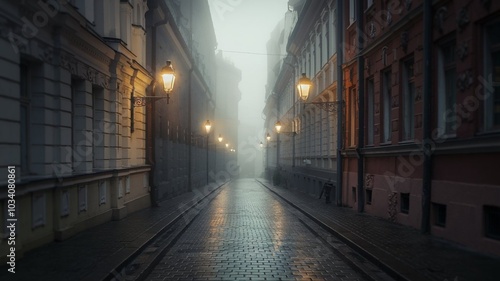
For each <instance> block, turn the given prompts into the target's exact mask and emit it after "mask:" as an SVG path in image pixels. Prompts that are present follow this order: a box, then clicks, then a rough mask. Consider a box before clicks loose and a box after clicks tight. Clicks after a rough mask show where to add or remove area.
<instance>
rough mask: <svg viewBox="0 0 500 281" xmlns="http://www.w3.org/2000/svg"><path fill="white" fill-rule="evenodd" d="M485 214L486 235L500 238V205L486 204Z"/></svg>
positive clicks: (496, 238)
mask: <svg viewBox="0 0 500 281" xmlns="http://www.w3.org/2000/svg"><path fill="white" fill-rule="evenodd" d="M483 214H484V234H485V236H486V237H489V238H493V239H495V240H500V207H497V206H484V209H483Z"/></svg>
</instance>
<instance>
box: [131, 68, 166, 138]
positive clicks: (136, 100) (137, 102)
mask: <svg viewBox="0 0 500 281" xmlns="http://www.w3.org/2000/svg"><path fill="white" fill-rule="evenodd" d="M160 76H161V78H162V80H163V91H164V92H165V94H166V95H164V96H163V95H162V96H156V95H155V92H156V78H154V79H153V81H151V85H150V86H151V95H150V96H144V97H134V91H132V94H131V97H130V100H131V103H132V105H131V106H130V123H131V124H130V130H131V131H132V132H133V131H134V108H136V107H141V106H145V105H146V104H147V103H146V100H147V99H153V101H157V100H159V99H165V98H166V99H167V104H168V103H169V101H170V93H172V90H173V89H174V84H175V71H174V68H173V67H172V62H171V61H169V60H168V61H167V63H166V65H165V66H164V67H163V68H162V69H161V72H160Z"/></svg>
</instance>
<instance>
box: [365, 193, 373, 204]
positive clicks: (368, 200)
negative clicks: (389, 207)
mask: <svg viewBox="0 0 500 281" xmlns="http://www.w3.org/2000/svg"><path fill="white" fill-rule="evenodd" d="M371 204H372V190H371V189H367V190H366V205H371Z"/></svg>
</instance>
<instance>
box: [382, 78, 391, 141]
mask: <svg viewBox="0 0 500 281" xmlns="http://www.w3.org/2000/svg"><path fill="white" fill-rule="evenodd" d="M391 88H392V84H391V71H385V72H383V73H382V99H383V108H382V109H383V127H382V128H383V134H382V138H383V139H382V142H384V143H385V142H390V141H391V112H392V110H391V109H392V108H391V105H392V91H391Z"/></svg>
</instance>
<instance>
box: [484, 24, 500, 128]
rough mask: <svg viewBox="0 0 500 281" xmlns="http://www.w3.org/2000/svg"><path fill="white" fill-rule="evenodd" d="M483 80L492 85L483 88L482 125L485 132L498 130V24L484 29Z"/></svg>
mask: <svg viewBox="0 0 500 281" xmlns="http://www.w3.org/2000/svg"><path fill="white" fill-rule="evenodd" d="M485 39H486V40H485V41H486V42H485V47H486V50H485V52H484V54H485V57H484V61H485V68H486V69H485V70H484V73H485V78H486V81H490V80H489V77H490V76H491V79H492V81H493V85H491V86H487V87H484V88H485V91H486V93H485V97H486V98H485V101H484V124H485V129H486V130H498V129H500V22H497V23H495V24H491V25H489V26H487V27H486V35H485Z"/></svg>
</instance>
